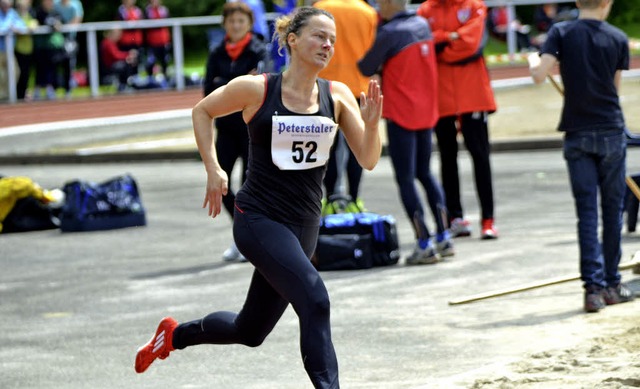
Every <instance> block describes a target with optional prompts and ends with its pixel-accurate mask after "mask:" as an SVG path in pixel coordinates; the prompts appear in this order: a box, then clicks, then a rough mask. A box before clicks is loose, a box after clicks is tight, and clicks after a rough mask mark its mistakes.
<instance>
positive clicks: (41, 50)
mask: <svg viewBox="0 0 640 389" xmlns="http://www.w3.org/2000/svg"><path fill="white" fill-rule="evenodd" d="M36 19H37V20H38V24H39V25H41V26H47V27H50V28H51V32H50V33H48V34H38V35H35V36H34V38H33V44H34V46H33V47H34V61H35V63H36V86H35V89H34V92H33V98H34V99H36V100H37V99H40V98H41V97H42V96H41V92H43V90H44V93H45V95H46V97H47V99H49V100H54V99H55V98H56V87H57V84H56V66H57V64H58V63H60V62H61V61H62V59H63V58H64V56H65V55H66V54H65V52H64V36H63V35H62V33H61V32H60V31H59V30H60V27H61V26H62V17H61V15H60V14H59V13H58V12H56V10H55V8H54V4H53V0H42V1H41V3H40V7H38V9H37V10H36Z"/></svg>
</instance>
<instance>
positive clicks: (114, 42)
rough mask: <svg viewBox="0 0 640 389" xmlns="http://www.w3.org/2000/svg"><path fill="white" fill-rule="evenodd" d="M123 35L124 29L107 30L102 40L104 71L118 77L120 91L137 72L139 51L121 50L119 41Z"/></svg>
mask: <svg viewBox="0 0 640 389" xmlns="http://www.w3.org/2000/svg"><path fill="white" fill-rule="evenodd" d="M121 37H122V30H120V29H117V28H115V29H112V30H109V31H107V32H105V37H104V39H103V40H102V42H100V65H101V66H102V69H101V70H102V73H103V74H105V75H110V74H112V75H114V76H117V77H118V82H119V83H118V91H119V92H121V91H123V90H124V89H125V87H126V86H127V79H128V78H129V77H130V76H133V75H134V74H135V73H136V67H137V66H138V51H137V50H134V49H131V50H129V51H124V50H120V48H119V47H118V41H119V40H120V38H121Z"/></svg>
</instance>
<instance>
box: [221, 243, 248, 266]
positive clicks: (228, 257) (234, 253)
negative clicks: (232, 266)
mask: <svg viewBox="0 0 640 389" xmlns="http://www.w3.org/2000/svg"><path fill="white" fill-rule="evenodd" d="M222 259H223V260H225V261H227V262H231V261H239V262H246V261H247V259H246V258H245V257H244V255H242V253H241V252H240V251H239V250H238V247H237V246H236V244H235V243H231V246H230V247H229V248H228V249H226V250H225V251H224V253H222Z"/></svg>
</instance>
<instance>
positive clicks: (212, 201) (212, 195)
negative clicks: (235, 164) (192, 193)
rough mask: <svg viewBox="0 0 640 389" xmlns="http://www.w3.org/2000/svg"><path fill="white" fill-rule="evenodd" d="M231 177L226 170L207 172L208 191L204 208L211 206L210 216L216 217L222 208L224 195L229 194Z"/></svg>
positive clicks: (203, 204)
mask: <svg viewBox="0 0 640 389" xmlns="http://www.w3.org/2000/svg"><path fill="white" fill-rule="evenodd" d="M228 185H229V178H228V177H227V173H225V172H224V170H222V169H219V170H217V171H216V172H213V173H210V174H207V193H206V194H205V196H204V203H202V208H207V206H208V207H209V212H208V213H209V216H211V217H212V218H215V217H216V216H218V215H219V214H220V211H221V210H222V196H226V195H227V191H228V188H229V186H228Z"/></svg>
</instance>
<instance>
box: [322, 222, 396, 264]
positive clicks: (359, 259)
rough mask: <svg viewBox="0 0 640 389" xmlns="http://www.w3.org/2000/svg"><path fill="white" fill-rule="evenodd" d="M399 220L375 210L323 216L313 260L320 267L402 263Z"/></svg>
mask: <svg viewBox="0 0 640 389" xmlns="http://www.w3.org/2000/svg"><path fill="white" fill-rule="evenodd" d="M399 259H400V250H399V242H398V233H397V230H396V221H395V219H394V217H393V216H391V215H384V216H383V215H378V214H376V213H371V212H362V213H338V214H333V215H327V216H324V217H323V218H322V221H321V225H320V234H319V236H318V245H317V247H316V253H315V255H314V258H313V263H314V265H315V266H316V268H317V269H318V270H350V269H368V268H371V267H375V266H388V265H394V264H396V263H398V260H399Z"/></svg>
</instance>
